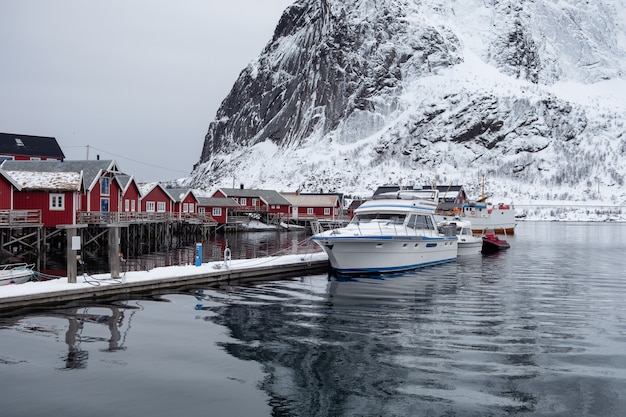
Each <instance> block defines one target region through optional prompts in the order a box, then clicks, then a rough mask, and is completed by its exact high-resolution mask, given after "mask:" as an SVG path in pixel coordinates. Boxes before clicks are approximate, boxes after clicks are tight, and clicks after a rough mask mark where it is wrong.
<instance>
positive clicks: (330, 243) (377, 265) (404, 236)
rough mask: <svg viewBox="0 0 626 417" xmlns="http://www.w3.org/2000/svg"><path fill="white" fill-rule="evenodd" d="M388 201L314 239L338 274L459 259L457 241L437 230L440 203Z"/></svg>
mask: <svg viewBox="0 0 626 417" xmlns="http://www.w3.org/2000/svg"><path fill="white" fill-rule="evenodd" d="M385 197H386V198H380V199H375V200H368V201H366V202H364V203H363V204H362V205H361V206H360V207H359V208H357V209H356V210H355V214H354V217H353V219H352V221H351V222H350V223H349V224H348V225H347V226H345V227H342V228H338V229H333V230H328V231H325V232H321V233H318V234H316V235H313V236H312V240H313V241H314V242H315V243H317V244H318V245H319V246H320V247H321V248H322V249H323V250H324V251H325V252H326V254H327V255H328V259H329V261H330V265H331V268H332V269H333V270H334V271H336V272H338V273H341V274H378V273H386V272H398V271H406V270H410V269H415V268H420V267H424V266H429V265H436V264H440V263H444V262H450V261H454V260H455V259H456V256H457V238H456V236H454V235H452V236H445V235H443V234H441V233H440V232H439V231H438V229H437V224H436V222H435V218H434V211H435V209H436V207H437V202H436V201H437V199H436V198H434V199H432V198H427V199H422V198H420V197H423V196H418V195H417V194H414V193H405V192H403V193H398V194H395V195H394V196H385ZM389 197H394V198H389ZM416 198H419V199H416Z"/></svg>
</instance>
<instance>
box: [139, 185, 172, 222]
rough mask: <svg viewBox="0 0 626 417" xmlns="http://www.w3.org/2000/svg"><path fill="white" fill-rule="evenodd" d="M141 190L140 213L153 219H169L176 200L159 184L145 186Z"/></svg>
mask: <svg viewBox="0 0 626 417" xmlns="http://www.w3.org/2000/svg"><path fill="white" fill-rule="evenodd" d="M140 189H141V201H140V203H141V204H140V207H141V208H140V211H142V212H144V213H147V214H149V215H151V216H152V218H153V219H155V220H156V219H163V220H165V219H167V218H169V215H170V213H172V212H173V210H174V199H173V198H172V196H171V195H170V194H169V193H168V192H167V191H166V190H165V188H163V186H162V185H161V184H159V183H150V184H143V185H141V186H140Z"/></svg>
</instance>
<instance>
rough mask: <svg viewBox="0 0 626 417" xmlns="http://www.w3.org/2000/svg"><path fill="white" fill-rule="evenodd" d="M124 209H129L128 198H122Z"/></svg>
mask: <svg viewBox="0 0 626 417" xmlns="http://www.w3.org/2000/svg"><path fill="white" fill-rule="evenodd" d="M124 211H130V200H129V199H128V198H126V199H124Z"/></svg>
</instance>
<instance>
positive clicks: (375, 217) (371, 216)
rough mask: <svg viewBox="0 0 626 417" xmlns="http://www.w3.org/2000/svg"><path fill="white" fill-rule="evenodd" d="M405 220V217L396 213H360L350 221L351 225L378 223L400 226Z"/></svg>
mask: <svg viewBox="0 0 626 417" xmlns="http://www.w3.org/2000/svg"><path fill="white" fill-rule="evenodd" d="M405 218H406V215H404V214H398V213H362V214H357V215H355V216H354V218H353V219H352V223H354V224H363V223H371V222H378V223H385V224H402V223H404V219H405Z"/></svg>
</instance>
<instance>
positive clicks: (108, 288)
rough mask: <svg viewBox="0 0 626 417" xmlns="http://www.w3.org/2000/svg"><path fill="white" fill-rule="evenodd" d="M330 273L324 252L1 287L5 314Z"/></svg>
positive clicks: (0, 306)
mask: <svg viewBox="0 0 626 417" xmlns="http://www.w3.org/2000/svg"><path fill="white" fill-rule="evenodd" d="M326 271H328V258H327V256H326V254H325V253H323V252H315V253H309V254H290V255H282V256H270V257H265V258H255V259H237V260H232V261H215V262H208V263H203V264H201V265H200V266H196V265H184V266H168V267H162V268H154V269H152V270H150V271H129V272H124V273H122V274H120V277H119V278H113V277H112V276H111V274H98V275H79V276H77V277H76V278H77V282H76V283H68V279H67V278H59V279H54V280H49V281H34V282H26V283H24V284H18V285H3V286H0V313H7V312H10V311H12V310H21V309H33V308H38V307H46V306H48V307H49V306H51V305H55V304H62V303H67V302H72V301H78V300H85V299H98V298H102V297H111V296H116V295H123V294H126V295H128V294H132V293H134V292H144V291H152V290H162V289H168V288H176V287H182V286H186V285H206V284H211V283H215V282H221V281H226V282H228V281H230V280H240V279H268V278H269V277H277V276H281V277H284V276H297V275H298V274H303V275H306V274H315V273H323V272H326Z"/></svg>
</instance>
